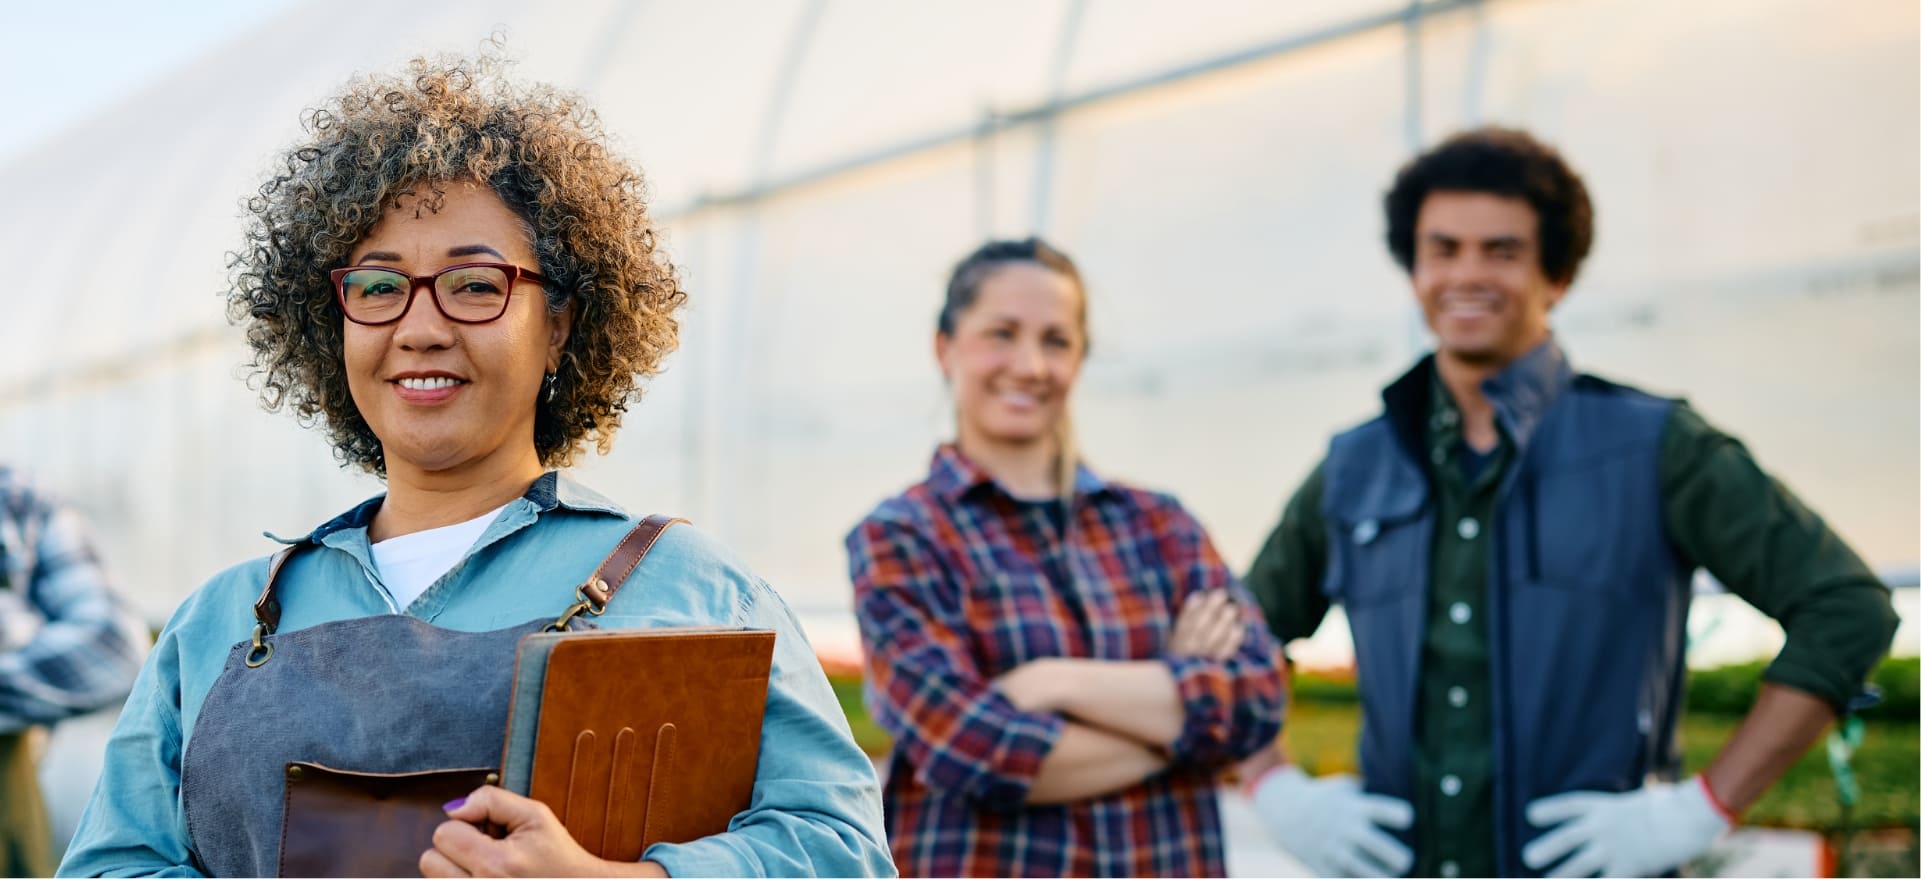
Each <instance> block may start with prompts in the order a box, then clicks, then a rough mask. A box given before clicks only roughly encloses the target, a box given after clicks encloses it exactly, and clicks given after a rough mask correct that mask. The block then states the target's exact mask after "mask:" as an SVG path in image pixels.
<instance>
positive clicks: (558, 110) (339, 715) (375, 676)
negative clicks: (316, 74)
mask: <svg viewBox="0 0 1921 879" xmlns="http://www.w3.org/2000/svg"><path fill="white" fill-rule="evenodd" d="M499 66H500V62H498V61H497V60H494V59H492V58H490V57H483V58H481V59H480V60H478V61H465V62H459V61H456V62H429V61H427V60H423V59H416V60H415V61H414V62H413V64H412V66H411V70H410V75H408V76H405V77H384V76H373V77H367V78H362V79H358V80H356V81H354V82H352V83H350V84H349V85H348V86H347V88H346V89H345V90H344V91H343V92H342V93H341V94H339V95H338V96H336V97H335V98H334V99H333V100H332V101H331V102H330V103H329V104H328V105H327V106H326V107H325V108H323V109H320V110H317V111H314V112H312V113H311V114H310V115H309V117H308V118H307V120H306V126H307V132H308V137H307V139H306V141H305V142H304V143H301V144H299V145H297V146H295V147H293V148H292V149H290V150H288V151H287V153H286V154H285V156H284V161H283V163H282V164H281V165H280V166H279V168H280V170H279V171H278V172H277V173H275V174H274V175H273V176H272V177H271V179H269V180H268V181H267V182H266V183H265V184H264V185H263V186H262V187H261V188H260V191H259V194H258V195H257V196H256V197H254V198H252V199H251V200H250V201H249V202H248V208H249V211H250V213H251V221H250V226H249V230H248V233H247V241H246V246H245V247H244V248H243V249H242V250H241V251H239V252H238V253H236V254H235V255H233V256H232V257H231V265H232V274H233V287H232V291H231V293H230V294H229V313H230V316H231V317H232V318H233V319H234V320H235V321H236V322H237V323H240V324H242V325H244V326H245V327H246V332H247V339H248V342H249V343H250V344H251V346H252V349H253V353H254V362H253V365H254V369H255V377H256V379H257V381H258V383H259V386H260V387H261V388H262V400H263V403H264V404H265V405H266V406H267V407H268V408H269V409H278V408H287V409H291V410H292V411H293V412H294V413H295V414H296V415H298V416H299V417H300V419H301V420H302V422H303V423H309V424H311V423H314V422H319V423H321V424H323V425H324V426H325V428H326V430H327V433H328V435H329V437H330V438H331V439H332V441H333V445H334V451H335V455H336V457H338V458H339V459H340V460H341V461H342V462H343V463H344V464H347V465H351V466H356V467H361V468H364V469H367V470H369V471H372V472H374V473H377V474H381V475H382V476H384V478H385V479H386V483H387V492H386V494H385V495H383V496H379V497H375V498H373V499H371V500H368V501H366V502H365V503H362V504H360V505H359V506H356V507H354V508H353V509H351V510H348V511H346V512H345V513H343V514H341V515H340V516H338V517H336V518H334V519H332V520H330V521H328V522H326V523H325V524H322V525H320V526H319V527H318V528H316V529H314V530H313V531H312V532H311V533H309V534H306V535H304V536H301V537H299V538H295V539H292V540H283V541H282V542H283V543H286V544H288V545H289V546H288V548H287V549H286V550H283V551H282V552H281V553H280V554H277V555H276V556H274V557H273V558H271V559H264V558H263V559H256V560H254V561H251V562H246V563H243V564H240V565H238V566H236V567H234V568H231V569H229V570H227V571H225V572H223V573H221V574H219V575H217V576H215V577H214V578H213V579H212V580H211V581H209V582H208V583H207V584H206V585H204V586H202V587H201V588H200V589H199V590H198V591H196V592H195V593H194V594H193V595H192V596H191V597H189V598H188V599H187V600H186V602H185V603H183V604H182V605H181V607H180V608H179V610H178V611H177V612H176V613H175V614H174V616H173V619H172V620H171V621H169V622H168V624H167V626H166V628H165V629H164V630H163V631H162V632H161V634H160V636H159V641H158V644H157V646H156V647H155V649H154V651H153V654H152V657H151V659H150V660H149V662H148V663H147V665H146V667H145V669H144V670H143V671H142V673H141V676H140V680H139V682H138V684H137V685H136V687H135V690H134V693H133V695H132V697H131V698H130V699H129V700H128V702H127V706H126V710H125V712H124V714H123V715H122V717H121V720H120V723H119V726H118V727H117V728H116V729H115V731H114V734H113V738H112V740H111V742H110V743H109V745H108V753H107V760H106V767H105V770H104V772H103V774H102V776H101V780H100V784H99V787H98V788H97V789H96V790H95V791H94V796H93V800H92V802H91V803H90V804H89V805H88V807H87V810H86V813H85V814H84V815H83V817H82V818H81V822H80V827H79V830H78V832H77V834H76V836H75V839H74V842H73V845H72V847H71V848H70V849H69V850H68V852H67V856H66V860H65V862H64V863H63V864H62V865H61V872H62V873H63V874H70V875H137V874H170V875H179V874H183V873H206V874H209V875H252V876H260V875H275V874H278V873H281V872H282V867H283V866H284V865H283V863H282V862H281V860H280V858H281V854H282V852H281V850H282V848H283V838H282V835H283V826H282V820H283V808H284V805H283V804H284V803H285V802H286V801H287V800H286V795H285V793H284V792H285V791H287V790H289V787H288V784H289V782H288V781H287V780H286V776H287V775H289V774H290V773H292V772H294V771H296V770H294V769H289V768H288V767H289V766H291V765H292V763H293V762H295V761H308V762H311V763H314V764H320V765H322V766H325V767H331V768H334V769H345V770H351V771H355V772H360V773H413V772H423V771H426V770H443V769H448V768H452V767H474V766H493V765H496V763H495V761H496V760H497V759H498V757H499V755H500V753H501V746H502V738H503V736H504V728H505V720H506V715H507V704H506V703H507V696H508V691H509V688H510V686H511V679H512V669H513V666H514V659H515V654H514V646H515V644H516V643H517V641H518V639H519V637H520V636H521V635H524V634H526V633H527V632H530V631H533V630H536V629H538V628H539V624H540V623H541V622H546V621H552V620H553V619H554V617H555V616H556V615H557V614H558V613H559V612H560V611H562V610H563V609H565V608H567V607H568V605H570V604H572V603H573V602H574V601H575V598H576V596H575V589H576V585H577V584H581V583H587V582H589V579H590V576H591V575H592V574H593V573H594V572H595V569H596V566H597V564H598V563H599V562H600V561H601V559H602V558H603V557H604V556H606V555H607V554H608V552H609V550H612V549H614V547H615V546H616V544H617V543H620V542H621V541H622V540H623V538H625V537H626V536H628V535H629V534H630V533H639V532H636V531H635V529H636V523H637V522H639V521H640V520H639V519H637V518H636V517H634V516H630V515H629V514H627V513H626V512H624V511H623V510H621V508H620V507H618V506H617V505H615V504H614V503H613V502H611V501H609V500H607V499H606V498H604V497H601V496H600V495H597V494H595V493H594V492H592V491H589V490H588V489H586V488H584V487H582V486H580V485H578V484H576V483H574V482H573V481H571V480H570V479H568V478H567V477H565V476H562V475H560V474H559V473H558V472H557V470H556V469H555V468H560V467H565V466H566V465H568V464H569V463H570V462H571V461H572V460H573V459H574V457H575V455H576V453H577V452H578V450H579V448H580V446H581V445H582V444H583V442H585V441H588V440H591V441H593V442H594V443H595V444H596V445H597V446H599V447H600V448H601V449H602V450H605V448H606V447H607V446H608V444H609V442H610V441H611V439H612V437H613V434H614V431H615V430H616V429H617V428H618V427H619V425H620V421H621V416H622V414H623V413H624V411H625V410H626V407H627V404H628V402H629V401H631V400H633V399H635V398H637V397H638V396H639V393H640V390H639V387H638V385H637V381H638V380H639V379H642V378H645V377H648V376H651V375H653V374H655V373H657V372H658V371H659V370H660V367H661V362H662V359H663V358H664V357H665V356H666V355H667V354H668V353H669V352H671V351H673V350H674V348H675V346H676V344H677V336H678V324H677V323H676V320H675V317H674V313H675V311H676V310H677V309H678V308H679V306H680V305H681V303H682V302H683V301H684V300H685V299H686V294H685V293H684V292H683V291H682V289H681V286H680V282H679V279H678V278H677V277H676V275H675V273H674V271H673V269H672V268H671V267H670V266H669V265H668V264H667V263H666V262H665V261H664V259H663V258H662V255H661V254H660V253H659V252H658V250H657V248H656V242H655V231H654V225H653V221H652V219H651V218H650V217H649V215H648V211H647V205H646V202H645V199H644V197H643V183H642V179H641V176H640V174H639V172H638V171H637V170H636V169H635V168H634V167H633V166H631V165H629V164H627V163H626V162H624V161H622V160H621V159H619V158H617V157H615V156H613V155H612V154H611V153H610V152H609V151H608V149H607V147H606V146H605V144H604V136H603V134H602V132H601V130H600V128H599V123H598V121H597V120H596V117H595V116H594V115H593V113H592V112H591V111H590V110H588V109H587V108H585V107H584V106H583V105H582V104H581V103H580V102H579V100H578V99H576V98H574V97H572V96H569V95H566V94H563V93H560V92H558V91H555V90H552V89H549V88H546V87H532V88H525V87H519V86H516V85H514V84H512V83H510V82H508V81H506V80H504V79H503V78H502V77H501V76H500V74H499V71H498V69H497V68H498V67H499ZM631 581H632V582H629V583H627V584H626V586H625V588H618V587H619V584H615V587H616V588H617V590H618V591H616V592H614V594H613V595H612V596H611V597H609V598H607V600H606V601H605V603H604V606H603V607H604V609H603V611H602V613H601V615H600V616H598V617H597V619H596V622H597V623H598V624H599V626H600V627H602V628H633V627H649V626H662V625H721V626H733V627H748V628H755V629H771V630H773V631H774V632H775V633H776V642H775V648H774V659H773V667H772V672H771V676H770V679H769V682H768V690H767V702H766V708H765V715H764V720H763V725H762V730H761V740H762V743H763V746H762V750H761V753H760V755H759V763H758V768H757V770H756V775H755V784H754V791H753V796H752V801H751V805H750V806H749V808H748V809H747V810H746V811H743V812H741V813H739V814H738V815H736V816H734V818H733V820H732V822H731V823H730V825H729V828H728V830H727V832H725V833H721V834H718V835H715V836H709V837H706V838H703V839H697V840H693V841H690V842H685V843H681V844H667V843H656V844H654V845H651V846H649V847H648V848H646V850H645V851H644V852H642V853H641V860H639V861H638V862H632V863H615V862H611V861H605V860H601V859H599V858H597V857H595V856H593V855H591V854H589V853H588V852H587V851H586V850H585V849H583V848H582V847H581V846H580V845H579V844H577V843H576V842H575V840H574V838H573V836H572V835H570V833H569V831H568V829H567V828H566V827H564V826H563V825H562V824H561V822H560V821H558V820H556V818H555V816H554V814H553V812H551V811H550V810H549V809H548V808H547V807H546V806H544V805H542V804H540V803H539V802H536V801H534V800H530V799H527V798H524V797H520V796H517V795H515V794H512V793H509V792H506V791H504V790H502V789H501V788H499V787H494V786H482V787H480V788H478V789H476V790H473V791H472V792H471V793H468V794H467V795H466V796H465V797H460V798H455V799H453V801H452V802H449V803H448V804H447V807H446V810H447V818H448V820H447V821H446V822H445V823H442V824H440V825H439V827H438V828H437V829H435V830H434V831H433V834H432V840H431V848H428V847H427V846H426V845H424V844H423V846H422V848H423V849H424V851H422V852H421V853H420V854H419V857H418V864H417V866H418V867H419V869H420V871H421V872H422V873H423V874H425V875H428V876H466V875H549V876H553V875H590V874H591V875H634V876H645V875H653V876H660V875H675V876H683V875H703V874H718V875H734V876H745V875H768V874H794V875H803V874H826V875H873V874H891V873H892V872H893V865H892V863H891V861H890V860H889V858H888V855H887V850H886V843H885V841H884V838H883V836H882V833H881V829H880V824H881V815H880V802H879V793H878V787H877V783H876V781H875V777H874V773H873V769H872V766H871V764H870V763H869V762H868V760H867V758H866V757H865V756H863V755H862V754H861V752H860V751H859V750H858V749H857V748H856V747H855V745H854V742H853V738H852V736H851V734H850V733H849V731H848V728H847V724H846V720H845V717H844V715H843V714H842V713H841V711H840V709H839V707H838V705H837V703H836V701H835V699H834V697H833V694H832V692H831V690H830V689H829V687H828V686H827V681H826V678H825V677H824V675H823V674H822V672H821V669H820V666H819V664H818V662H817V661H816V659H815V657H814V655H813V652H812V650H811V648H810V647H809V646H808V644H807V641H806V638H805V636H804V635H803V634H802V632H801V629H800V626H799V624H798V623H797V622H796V621H795V619H794V617H793V615H792V614H791V613H790V612H789V610H788V609H787V607H786V605H784V604H783V603H782V602H781V599H780V598H779V596H777V595H776V594H775V593H774V592H773V590H772V589H770V588H769V587H768V586H767V584H766V583H764V582H763V581H761V580H760V579H759V578H757V577H755V576H754V575H753V574H752V573H750V572H749V571H748V570H747V569H746V568H745V567H744V566H743V565H742V564H741V563H740V562H739V561H738V560H737V559H736V558H735V557H734V556H733V555H732V554H730V553H729V552H728V551H727V550H726V549H724V548H722V547H721V546H720V545H718V544H716V543H715V542H714V541H713V540H712V539H710V538H708V537H707V536H705V535H703V534H701V533H700V532H699V531H696V530H695V529H693V528H692V527H688V526H685V525H682V526H680V527H673V528H667V529H666V530H665V531H662V532H658V538H657V540H656V541H655V543H654V544H653V546H652V549H651V551H650V552H649V553H648V554H647V557H646V560H645V564H644V565H641V566H640V567H639V568H638V569H637V570H636V571H635V572H634V574H633V576H632V578H631ZM582 588H583V589H584V588H585V587H582ZM530 621H531V622H530ZM503 627H504V628H503ZM276 645H278V646H279V647H280V650H279V652H280V654H281V656H280V658H279V659H275V658H274V656H273V653H274V647H275V646H276ZM256 663H258V665H256ZM256 672H265V674H260V673H256ZM613 673H640V672H637V671H634V670H625V669H616V670H613ZM460 790H461V791H465V790H467V788H465V787H463V788H461V789H460ZM342 844H343V845H342V847H343V849H345V850H348V851H351V850H352V849H353V847H354V843H353V842H352V841H345V840H343V841H342ZM339 863H340V864H341V865H342V866H341V867H340V869H343V870H344V869H348V867H347V866H346V865H348V864H351V860H347V859H343V860H342V861H340V862H339Z"/></svg>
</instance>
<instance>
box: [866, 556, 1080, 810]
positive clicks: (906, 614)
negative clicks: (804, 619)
mask: <svg viewBox="0 0 1921 879" xmlns="http://www.w3.org/2000/svg"><path fill="white" fill-rule="evenodd" d="M847 557H848V565H849V568H850V569H851V574H852V576H853V581H854V601H855V612H856V614H857V616H858V617H859V619H860V632H861V641H862V644H863V646H864V647H865V648H866V653H867V710H868V712H869V713H870V714H871V715H873V717H874V721H875V722H876V723H878V724H879V725H880V726H881V728H882V729H884V730H886V731H887V732H888V733H889V734H891V735H892V736H894V740H895V748H896V749H897V752H898V753H900V754H902V755H903V756H905V757H906V760H907V762H908V764H909V765H911V766H913V767H914V778H915V780H917V781H918V782H920V783H921V784H922V785H923V786H925V787H927V788H929V789H933V790H939V791H944V792H948V793H956V794H959V795H961V796H965V797H968V798H970V799H973V800H975V801H976V802H978V803H980V804H981V805H982V806H983V807H986V808H990V809H1015V808H1019V807H1020V806H1021V805H1022V804H1023V803H1025V802H1026V800H1027V792H1028V789H1029V788H1030V787H1031V786H1032V785H1033V782H1034V778H1035V776H1036V775H1037V774H1039V772H1040V764H1041V760H1042V759H1043V758H1045V757H1046V756H1047V754H1048V752H1049V751H1050V750H1052V749H1053V747H1054V742H1055V741H1056V740H1057V739H1059V737H1060V734H1061V729H1062V727H1063V726H1064V722H1063V721H1062V720H1061V718H1060V717H1058V716H1056V715H1053V714H1044V713H1039V714H1037V713H1027V712H1023V711H1021V710H1019V709H1017V708H1015V707H1014V705H1013V703H1011V702H1009V701H1007V699H1006V698H1005V697H1004V696H1002V695H1001V694H1000V693H999V692H998V691H997V690H995V689H994V688H993V686H992V685H991V684H990V683H989V682H987V681H984V680H982V679H981V677H980V673H979V671H978V670H977V669H976V667H975V664H974V661H973V659H972V657H971V654H970V652H969V650H968V648H967V644H966V639H965V634H964V633H965V632H966V631H967V623H966V620H965V619H964V618H962V616H961V614H960V612H959V610H958V608H957V606H956V604H957V602H956V598H955V596H953V594H952V588H951V584H950V583H949V582H947V578H946V577H945V575H944V573H943V571H942V569H941V566H940V562H939V560H938V558H937V557H936V556H935V554H934V550H933V548H932V546H930V545H929V544H928V543H927V542H926V541H925V540H924V539H923V538H921V537H920V536H919V535H918V534H917V533H915V531H914V530H913V529H912V528H911V527H910V526H907V525H905V524H902V523H899V522H890V521H886V520H879V519H873V518H870V519H868V520H867V521H865V522H862V523H861V524H860V525H859V526H857V527H856V528H855V529H854V531H853V532H852V533H851V534H849V535H848V536H847Z"/></svg>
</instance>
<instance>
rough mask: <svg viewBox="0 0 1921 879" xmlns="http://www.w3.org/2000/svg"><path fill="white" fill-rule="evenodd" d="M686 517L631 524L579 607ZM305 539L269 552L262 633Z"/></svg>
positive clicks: (619, 578) (618, 579)
mask: <svg viewBox="0 0 1921 879" xmlns="http://www.w3.org/2000/svg"><path fill="white" fill-rule="evenodd" d="M685 521H687V520H686V519H682V518H679V517H677V516H668V515H663V514H661V513H655V514H653V515H651V516H648V517H647V518H645V519H642V520H640V523H639V524H637V525H635V526H634V530H632V531H629V532H627V536H626V537H623V538H621V539H620V543H618V544H615V546H614V551H613V552H611V553H609V554H608V555H607V558H606V560H604V561H602V562H601V563H600V567H599V568H597V569H595V570H594V575H593V576H592V577H589V578H588V579H587V582H585V583H582V584H581V585H580V590H579V593H580V599H581V600H582V601H584V602H586V603H587V604H588V606H587V607H585V608H582V610H585V611H587V612H588V613H591V614H595V615H598V614H599V613H600V612H601V611H603V610H606V609H607V602H609V601H612V600H614V593H616V592H619V591H620V587H621V586H622V585H624V584H625V583H626V582H627V578H628V577H631V576H633V573H634V569H635V568H638V567H640V560H641V559H644V558H646V557H647V553H648V551H649V550H652V549H653V548H654V544H655V543H656V542H657V541H659V540H660V535H661V534H662V533H663V532H665V531H666V530H667V529H668V528H669V527H670V526H672V525H674V524H675V523H677V522H685ZM311 545H312V544H311V543H310V542H309V541H305V540H303V541H301V542H299V543H296V544H293V545H291V546H288V547H287V548H286V549H283V550H281V551H279V552H277V553H274V555H273V561H272V562H270V563H268V565H267V585H266V586H264V587H262V588H261V590H260V598H259V599H257V600H255V601H254V603H253V618H254V619H255V620H257V621H259V623H260V625H262V626H265V627H266V631H265V632H264V633H263V634H266V635H271V634H273V633H274V632H275V631H276V630H278V629H279V628H280V599H278V598H276V597H275V596H274V583H275V581H276V580H277V579H278V578H279V576H280V569H281V568H282V567H284V566H286V564H287V560H288V559H290V558H293V556H294V554H295V553H297V552H299V551H300V550H302V549H305V548H307V547H308V546H311Z"/></svg>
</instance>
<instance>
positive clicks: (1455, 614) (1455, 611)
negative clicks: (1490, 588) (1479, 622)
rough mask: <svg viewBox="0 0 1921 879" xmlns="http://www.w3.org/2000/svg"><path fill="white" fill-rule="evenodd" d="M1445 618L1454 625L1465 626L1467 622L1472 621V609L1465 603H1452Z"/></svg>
mask: <svg viewBox="0 0 1921 879" xmlns="http://www.w3.org/2000/svg"><path fill="white" fill-rule="evenodd" d="M1447 618H1448V619H1450V620H1453V621H1454V623H1455V624H1456V625H1461V626H1465V625H1467V621H1468V620H1471V619H1474V608H1471V607H1468V606H1467V602H1465V601H1457V602H1454V603H1453V604H1452V605H1450V606H1449V607H1448V609H1447Z"/></svg>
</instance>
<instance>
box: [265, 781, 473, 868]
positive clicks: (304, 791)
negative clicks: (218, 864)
mask: <svg viewBox="0 0 1921 879" xmlns="http://www.w3.org/2000/svg"><path fill="white" fill-rule="evenodd" d="M499 780H500V776H499V775H498V774H497V773H496V772H495V770H492V769H484V768H483V769H441V770H434V771H429V772H404V773H380V772H352V771H348V770H345V769H333V768H330V767H327V766H322V765H320V764H318V763H289V764H287V775H286V789H287V793H286V804H285V808H284V809H283V811H282V812H281V816H282V817H281V820H280V875H282V876H416V875H419V873H420V866H419V864H420V855H421V853H422V852H425V851H426V850H427V849H429V848H432V847H433V836H434V828H435V827H438V826H440V823H441V822H443V821H446V820H447V813H446V812H444V811H442V810H441V808H440V807H441V806H442V805H445V804H446V803H448V802H450V801H452V800H456V799H459V798H461V797H464V796H466V795H468V794H470V793H473V792H474V789H475V788H478V787H480V786H481V785H485V784H495V783H498V782H499Z"/></svg>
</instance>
